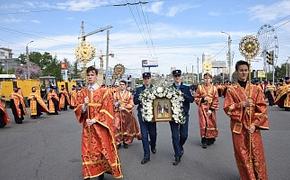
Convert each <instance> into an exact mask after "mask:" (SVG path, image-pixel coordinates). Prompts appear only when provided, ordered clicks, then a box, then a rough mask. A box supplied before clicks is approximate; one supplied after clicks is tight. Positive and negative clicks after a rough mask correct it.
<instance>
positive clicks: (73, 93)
mask: <svg viewBox="0 0 290 180" xmlns="http://www.w3.org/2000/svg"><path fill="white" fill-rule="evenodd" d="M76 98H77V88H76V86H75V85H73V86H72V91H71V93H70V106H69V107H70V108H71V109H74V108H76Z"/></svg>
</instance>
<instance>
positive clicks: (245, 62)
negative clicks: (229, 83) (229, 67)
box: [235, 60, 250, 71]
mask: <svg viewBox="0 0 290 180" xmlns="http://www.w3.org/2000/svg"><path fill="white" fill-rule="evenodd" d="M241 65H247V66H248V69H250V64H249V63H248V62H247V61H243V60H240V61H238V62H237V63H236V67H235V68H236V71H238V69H239V67H240V66H241Z"/></svg>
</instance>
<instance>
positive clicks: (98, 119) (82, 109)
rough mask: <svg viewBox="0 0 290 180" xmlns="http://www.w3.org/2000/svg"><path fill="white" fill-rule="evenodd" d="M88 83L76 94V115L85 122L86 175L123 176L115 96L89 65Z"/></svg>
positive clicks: (83, 169)
mask: <svg viewBox="0 0 290 180" xmlns="http://www.w3.org/2000/svg"><path fill="white" fill-rule="evenodd" d="M86 72H87V82H88V87H86V88H83V89H82V90H81V91H80V93H78V96H77V107H76V108H75V110H74V111H75V114H76V118H77V120H78V122H79V123H81V124H82V137H81V139H82V142H81V149H82V154H81V157H82V174H83V177H84V179H90V178H95V177H99V179H104V173H109V174H111V175H112V176H113V177H115V178H122V177H123V175H122V172H121V164H120V160H119V157H118V152H117V148H116V145H115V134H114V124H113V121H114V114H113V113H114V105H113V101H112V99H113V97H112V95H111V93H110V92H109V91H108V89H107V88H99V87H98V85H97V83H96V81H97V75H98V71H97V69H95V68H94V67H93V66H90V67H88V68H87V71H86Z"/></svg>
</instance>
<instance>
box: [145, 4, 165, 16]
mask: <svg viewBox="0 0 290 180" xmlns="http://www.w3.org/2000/svg"><path fill="white" fill-rule="evenodd" d="M163 4H164V2H163V1H160V2H154V3H152V4H151V6H150V7H149V8H146V11H148V12H152V13H154V14H160V13H161V11H162V9H163Z"/></svg>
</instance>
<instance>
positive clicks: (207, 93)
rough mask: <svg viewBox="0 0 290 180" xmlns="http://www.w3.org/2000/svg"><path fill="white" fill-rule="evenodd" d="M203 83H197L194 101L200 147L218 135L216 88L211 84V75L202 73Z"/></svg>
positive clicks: (205, 145)
mask: <svg viewBox="0 0 290 180" xmlns="http://www.w3.org/2000/svg"><path fill="white" fill-rule="evenodd" d="M203 78H204V84H203V85H199V86H198V88H197V90H196V93H195V96H194V97H195V99H194V100H195V103H196V104H197V106H198V119H199V128H200V137H201V145H202V148H207V146H208V145H212V144H213V143H214V142H215V140H216V137H217V136H218V129H217V123H216V111H217V110H218V104H219V101H218V96H219V95H218V90H217V87H216V86H214V85H212V83H211V82H212V75H211V74H209V73H205V74H204V75H203Z"/></svg>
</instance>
